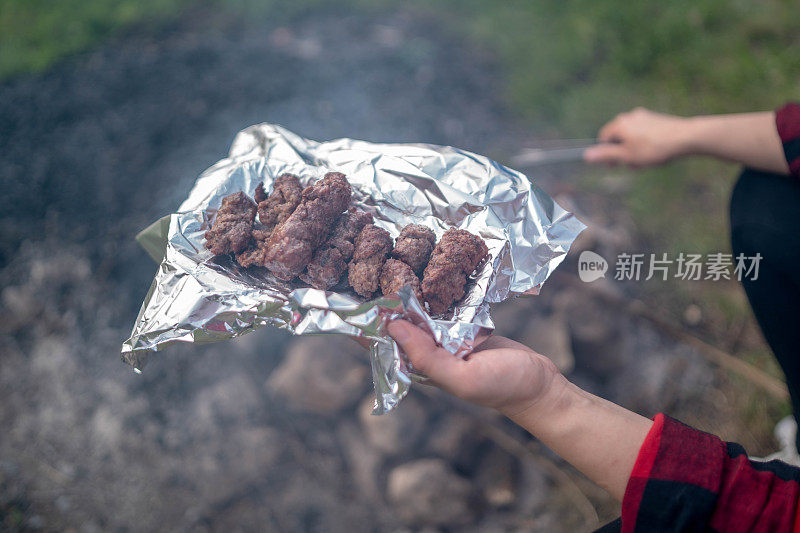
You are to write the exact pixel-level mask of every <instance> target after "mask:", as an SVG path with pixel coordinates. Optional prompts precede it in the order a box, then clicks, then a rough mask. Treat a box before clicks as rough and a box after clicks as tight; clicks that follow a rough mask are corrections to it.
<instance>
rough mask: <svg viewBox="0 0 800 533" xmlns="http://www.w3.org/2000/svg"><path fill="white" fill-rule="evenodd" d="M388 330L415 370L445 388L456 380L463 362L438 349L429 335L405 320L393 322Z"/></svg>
mask: <svg viewBox="0 0 800 533" xmlns="http://www.w3.org/2000/svg"><path fill="white" fill-rule="evenodd" d="M388 330H389V335H390V336H391V337H392V338H393V339H394V340H395V341H396V342H397V344H399V345H400V348H401V349H402V350H403V352H404V353H405V354H406V356H407V357H408V360H409V361H411V364H412V365H414V368H416V369H417V370H419V371H420V372H422V373H423V374H424V375H426V376H427V377H429V378H431V379H432V380H433V381H434V382H436V383H437V384H440V385H443V386H445V387H447V386H448V385H449V384H450V383H451V382H452V381H453V380H454V379H455V376H456V374H457V373H458V372H459V371H460V368H459V367H460V366H461V364H463V361H461V360H460V359H458V358H456V357H454V356H453V354H451V353H450V352H448V351H446V350H443V349H442V348H440V347H438V346H437V345H436V343H435V342H434V340H433V337H431V336H430V335H429V334H428V333H426V332H425V331H423V330H421V329H420V328H418V327H417V326H415V325H413V324H411V323H410V322H407V321H405V320H393V321H392V322H390V323H389V325H388Z"/></svg>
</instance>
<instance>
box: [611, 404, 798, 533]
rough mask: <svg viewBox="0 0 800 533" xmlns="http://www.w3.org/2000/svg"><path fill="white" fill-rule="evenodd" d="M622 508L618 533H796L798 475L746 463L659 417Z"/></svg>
mask: <svg viewBox="0 0 800 533" xmlns="http://www.w3.org/2000/svg"><path fill="white" fill-rule="evenodd" d="M654 420H655V423H654V424H653V427H652V429H651V430H650V432H649V433H648V435H647V437H646V439H645V441H644V443H643V444H642V447H641V449H640V451H639V455H638V457H637V459H636V463H635V465H634V468H633V471H632V473H631V477H630V480H629V481H628V486H627V488H626V491H625V496H624V498H623V501H622V531H685V530H711V531H775V532H780V531H786V532H788V531H797V530H798V529H797V526H798V520H800V514H797V513H796V511H797V504H798V499H800V484H798V481H800V469H797V468H794V467H790V466H788V465H786V464H784V463H781V462H779V461H771V462H767V463H762V462H753V461H750V460H749V458H748V457H747V454H746V453H745V451H744V449H743V448H742V447H741V446H739V445H738V444H732V443H725V442H723V441H722V440H720V439H719V438H717V437H715V436H714V435H710V434H708V433H704V432H702V431H699V430H696V429H694V428H691V427H689V426H686V425H684V424H682V423H680V422H678V421H677V420H674V419H672V418H669V417H667V416H665V415H663V414H659V415H656V417H655V419H654Z"/></svg>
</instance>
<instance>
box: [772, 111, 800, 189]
mask: <svg viewBox="0 0 800 533" xmlns="http://www.w3.org/2000/svg"><path fill="white" fill-rule="evenodd" d="M775 126H776V127H777V128H778V135H779V136H780V138H781V143H782V144H783V154H784V156H785V157H786V162H787V163H788V164H789V171H790V172H791V173H792V175H793V176H795V177H800V104H797V103H795V102H789V103H788V104H786V105H784V106H783V107H781V108H780V109H778V110H777V111H776V112H775Z"/></svg>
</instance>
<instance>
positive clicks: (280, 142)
mask: <svg viewBox="0 0 800 533" xmlns="http://www.w3.org/2000/svg"><path fill="white" fill-rule="evenodd" d="M329 171H338V172H342V173H344V174H345V175H346V176H347V179H348V180H349V182H350V184H351V185H352V187H353V193H354V203H355V204H356V205H358V206H359V207H361V208H362V209H364V210H365V211H368V212H370V213H371V214H372V215H373V217H374V218H375V224H377V225H379V226H381V227H383V228H385V229H386V230H388V231H389V233H390V234H391V235H392V237H397V235H398V234H399V233H400V230H401V229H402V227H403V226H405V225H406V224H409V223H418V224H424V225H426V226H428V227H430V228H431V229H433V231H434V232H435V233H436V235H437V240H438V238H440V237H441V236H442V234H443V233H444V232H445V231H446V230H447V229H448V228H450V227H457V228H463V229H466V230H468V231H470V232H472V233H475V234H478V235H480V236H481V237H482V238H483V239H484V241H485V242H486V245H487V246H488V248H489V257H488V259H487V260H486V261H485V262H484V263H483V264H482V265H480V266H479V267H478V269H477V271H476V272H475V274H473V276H472V279H471V280H470V281H469V282H468V284H467V287H466V290H467V294H466V295H465V297H464V298H463V299H462V300H461V301H459V302H457V303H456V305H455V306H454V307H453V308H452V309H451V310H450V311H448V313H447V315H446V316H437V317H431V316H429V315H428V313H427V312H426V310H425V308H424V306H423V305H422V304H420V302H418V301H417V300H416V298H415V297H414V295H413V294H412V293H411V291H408V290H401V291H400V294H399V296H400V300H401V301H398V300H393V299H386V298H378V299H375V300H372V301H364V300H363V298H360V297H359V296H357V295H356V294H355V292H353V291H352V290H351V289H349V288H345V287H334V288H333V290H331V291H321V290H317V289H313V288H308V287H306V286H303V285H302V284H301V283H299V282H296V283H292V282H284V281H281V280H278V279H276V278H275V277H273V276H272V275H270V274H269V272H268V271H267V270H265V269H261V268H255V269H253V268H251V269H244V268H241V267H240V266H239V265H238V264H237V263H236V262H235V261H234V260H233V259H232V258H231V257H228V256H214V255H212V254H211V252H209V251H208V250H207V249H206V248H205V247H204V236H203V234H204V233H205V231H206V230H207V229H208V228H209V226H210V221H211V220H212V219H213V215H214V214H215V213H216V210H217V208H218V207H219V206H220V204H221V202H222V198H223V197H225V196H227V195H229V194H232V193H235V192H238V191H244V192H246V193H247V194H248V195H250V196H253V193H254V191H255V188H256V186H257V185H258V183H259V182H261V181H263V182H264V184H265V188H266V189H267V190H270V189H271V184H272V181H273V180H274V179H275V178H276V177H278V176H280V175H281V174H283V173H286V172H289V173H292V174H296V175H297V176H300V177H301V181H302V182H303V184H304V185H308V184H309V183H310V182H312V181H314V180H316V179H319V178H321V177H322V176H323V175H324V174H325V173H326V172H329ZM583 228H584V226H583V224H581V222H579V221H578V220H577V219H576V218H575V217H574V216H573V215H572V214H571V213H569V212H567V211H565V210H564V209H562V208H561V207H560V206H559V205H557V204H556V203H555V202H553V200H552V199H551V198H550V197H549V196H548V195H547V194H545V193H544V192H543V191H542V190H541V189H540V188H538V187H537V186H536V185H535V184H534V183H532V182H531V181H530V180H529V179H528V178H527V177H526V176H525V175H523V174H521V173H520V172H517V171H515V170H511V169H509V168H506V167H504V166H503V165H500V164H498V163H496V162H494V161H492V160H490V159H488V158H486V157H484V156H481V155H477V154H474V153H471V152H467V151H464V150H459V149H456V148H451V147H447V146H435V145H427V144H374V143H368V142H364V141H357V140H352V139H337V140H333V141H329V142H323V143H319V142H315V141H311V140H308V139H304V138H302V137H300V136H298V135H295V134H294V133H292V132H290V131H288V130H286V129H284V128H282V127H280V126H277V125H271V124H260V125H256V126H251V127H249V128H247V129H245V130H243V131H241V132H240V133H239V134H238V135H237V136H236V138H235V140H234V142H233V145H232V146H231V149H230V154H229V156H228V157H227V158H225V159H222V160H221V161H219V162H218V163H216V164H215V165H214V166H212V167H211V168H209V169H208V170H206V171H205V172H203V174H201V175H200V177H199V178H198V180H197V182H196V183H195V185H194V188H193V189H192V191H191V192H190V194H189V197H188V198H187V199H186V200H185V201H184V202H183V203H182V204H181V206H180V208H179V209H178V212H177V213H174V214H172V215H169V216H167V217H164V218H162V219H161V220H159V221H157V222H155V223H154V224H152V225H151V226H150V227H148V228H147V229H145V230H144V231H143V232H142V233H141V234H140V235H139V236H138V237H137V239H138V240H139V242H140V243H141V245H142V246H143V247H144V248H145V249H146V250H147V251H148V253H150V255H151V256H152V257H153V258H154V259H155V260H156V261H157V262H159V263H160V266H159V268H158V271H157V273H156V276H155V279H154V280H153V283H152V286H151V287H150V291H149V292H148V294H147V296H146V298H145V300H144V303H143V305H142V308H141V311H140V312H139V316H138V317H137V319H136V323H135V325H134V327H133V331H132V333H131V336H130V338H129V339H128V340H127V341H125V343H124V344H123V346H122V358H123V360H124V361H126V362H127V363H129V364H131V365H132V366H133V367H134V369H135V370H136V371H138V372H140V371H141V369H142V367H143V366H144V364H145V361H146V358H147V355H148V353H149V352H154V351H158V350H161V349H163V348H165V347H167V346H169V345H170V344H173V343H176V342H188V343H206V342H214V341H220V340H225V339H230V338H233V337H237V336H239V335H243V334H245V333H248V332H250V331H253V330H255V329H257V328H260V327H262V326H265V325H272V326H276V327H280V328H284V329H287V330H289V331H291V332H292V333H294V334H297V335H304V334H312V333H340V334H345V335H352V336H358V337H364V338H366V339H369V340H370V343H371V362H372V376H373V382H374V386H375V393H376V401H375V409H374V412H375V413H376V414H381V413H385V412H388V411H390V410H391V409H393V408H394V407H395V406H396V405H397V403H398V402H399V401H400V400H401V399H402V398H403V397H404V396H405V395H406V394H407V392H408V389H409V386H410V385H411V382H412V380H413V379H417V377H418V376H416V375H415V373H414V371H413V369H412V368H410V366H409V364H408V362H407V361H405V360H404V357H403V356H402V354H401V353H400V351H399V349H398V346H397V344H396V343H395V342H394V341H393V340H392V339H391V338H390V337H388V336H387V335H386V333H385V331H384V324H385V323H386V320H387V318H391V317H396V316H404V317H406V318H409V319H411V320H412V321H414V322H415V323H417V324H419V325H421V326H423V327H425V328H426V329H428V330H429V331H430V332H431V333H432V334H433V335H434V337H435V338H436V340H437V342H439V343H440V344H441V345H442V346H443V347H444V348H446V349H447V350H449V351H450V352H452V353H453V354H454V355H455V356H460V357H463V356H464V355H465V354H467V353H468V352H469V351H470V349H471V348H472V347H473V346H475V345H476V344H477V343H478V342H480V341H481V340H482V338H483V337H485V336H486V335H488V334H489V332H491V330H492V329H493V327H494V326H493V323H492V319H491V316H490V312H489V304H491V303H496V302H500V301H502V300H505V299H506V298H509V297H512V296H518V295H521V294H523V293H528V294H530V293H535V292H536V291H537V290H538V288H539V287H540V286H541V284H542V283H543V282H544V281H545V280H546V279H547V277H548V276H549V275H550V273H551V272H552V271H553V269H555V268H556V266H558V264H559V263H561V261H562V260H563V259H564V257H565V255H566V254H567V251H568V250H569V247H570V245H571V244H572V241H573V240H574V239H575V237H577V235H578V234H579V233H580V232H581V231H582V230H583ZM345 278H346V276H345Z"/></svg>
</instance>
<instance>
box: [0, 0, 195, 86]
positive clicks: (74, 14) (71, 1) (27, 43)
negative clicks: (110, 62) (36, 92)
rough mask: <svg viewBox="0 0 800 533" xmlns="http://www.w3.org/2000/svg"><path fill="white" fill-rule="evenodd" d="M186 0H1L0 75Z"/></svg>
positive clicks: (163, 14)
mask: <svg viewBox="0 0 800 533" xmlns="http://www.w3.org/2000/svg"><path fill="white" fill-rule="evenodd" d="M185 4H186V0H115V1H111V0H57V1H51V0H0V79H7V78H9V77H12V76H15V75H18V74H24V73H29V72H41V71H43V70H45V69H46V68H48V67H49V66H51V65H52V64H53V63H55V62H56V61H58V60H59V59H61V58H63V57H65V56H67V55H70V54H73V53H75V52H79V51H82V50H85V49H87V48H88V47H90V46H92V45H94V44H95V43H97V42H98V41H100V40H102V39H104V38H106V37H108V36H109V35H112V34H113V33H115V32H117V31H119V30H121V29H124V28H126V27H129V26H130V25H132V24H141V23H148V22H160V21H163V20H164V19H165V18H172V17H175V16H176V15H177V14H178V13H179V12H180V9H181V8H182V7H183V6H184V5H185Z"/></svg>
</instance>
